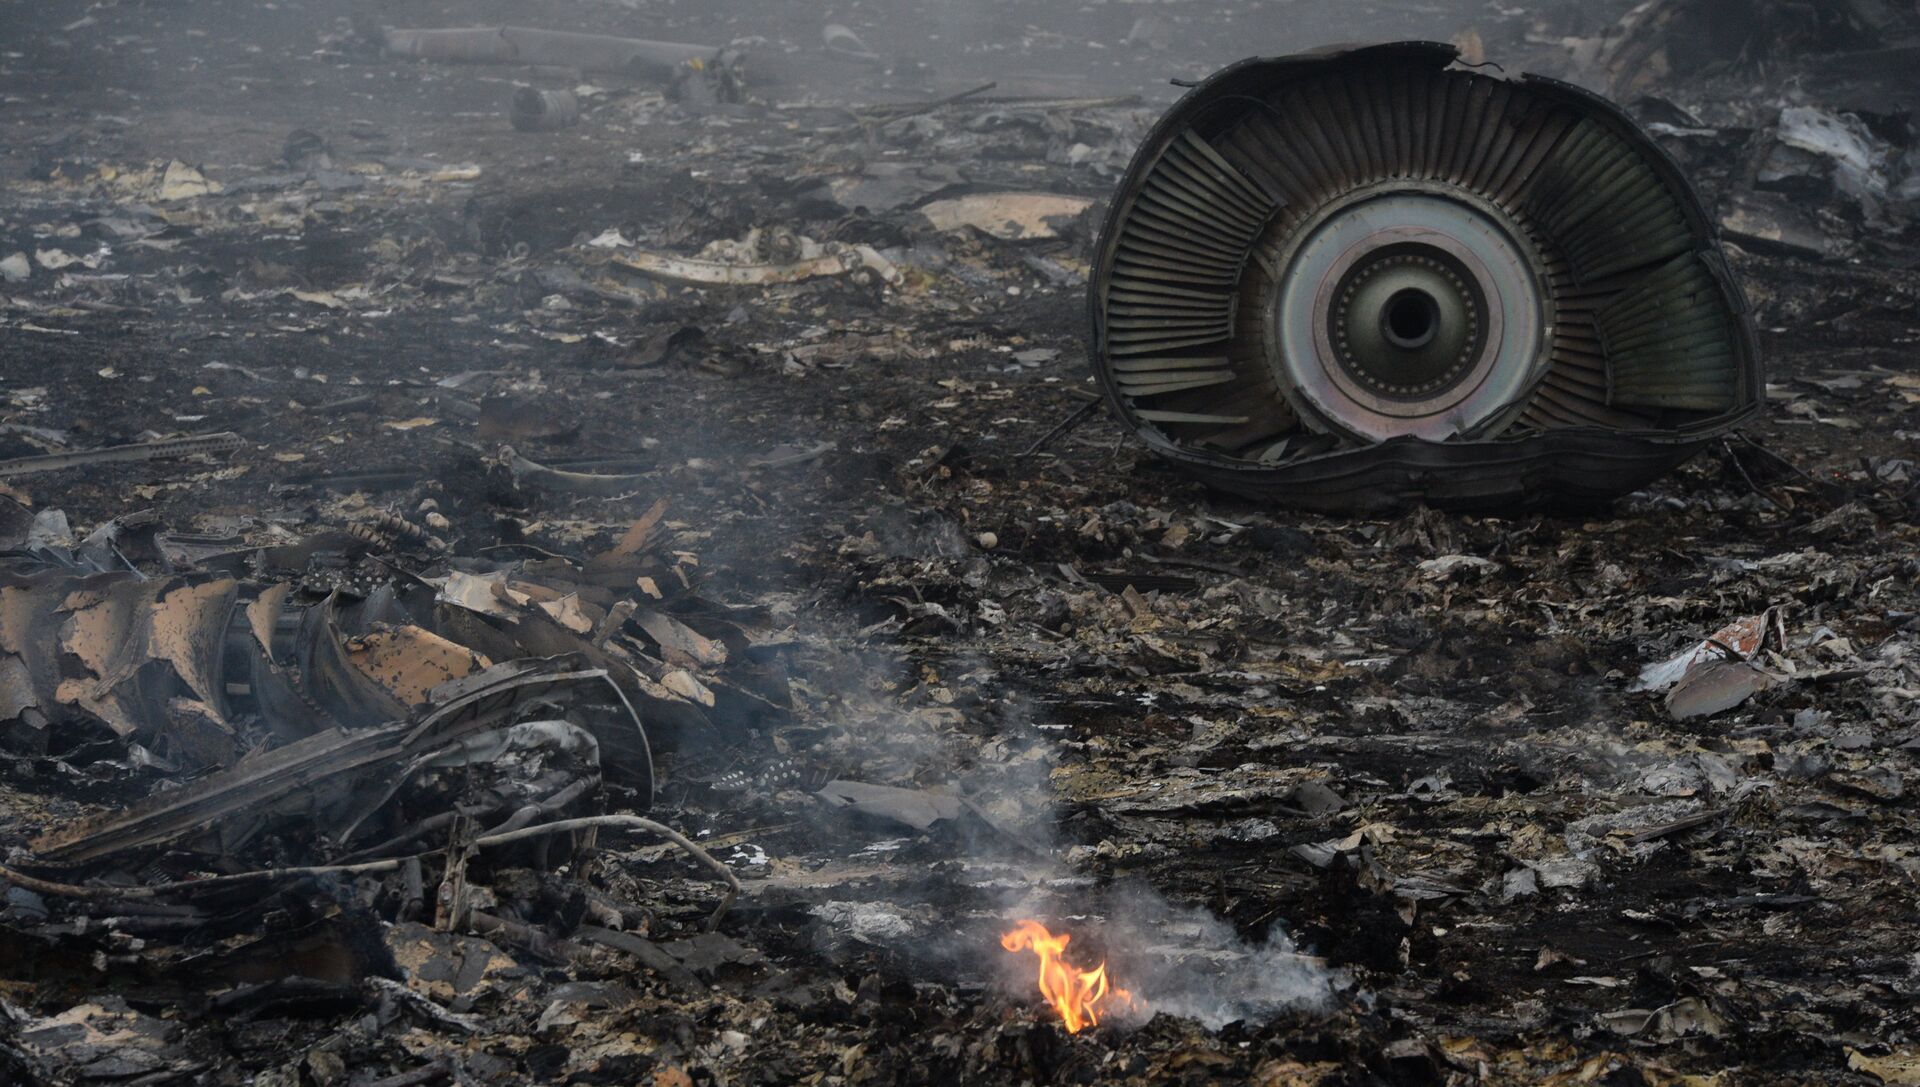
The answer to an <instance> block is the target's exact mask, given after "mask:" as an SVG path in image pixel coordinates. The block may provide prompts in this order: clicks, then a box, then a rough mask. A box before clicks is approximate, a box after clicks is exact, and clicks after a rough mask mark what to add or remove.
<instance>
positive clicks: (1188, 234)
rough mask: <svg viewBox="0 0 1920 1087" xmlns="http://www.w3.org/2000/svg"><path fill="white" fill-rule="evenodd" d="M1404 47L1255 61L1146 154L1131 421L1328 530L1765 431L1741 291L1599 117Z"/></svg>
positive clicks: (1554, 486)
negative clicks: (1371, 515) (1358, 510)
mask: <svg viewBox="0 0 1920 1087" xmlns="http://www.w3.org/2000/svg"><path fill="white" fill-rule="evenodd" d="M1458 55H1459V54H1458V50H1456V49H1454V48H1452V47H1449V46H1442V45H1418V44H1416V45H1391V46H1378V47H1373V48H1368V49H1361V50H1355V51H1352V52H1347V53H1338V54H1313V55H1305V56H1297V57H1287V58H1280V59H1274V60H1250V61H1246V62H1244V63H1241V64H1237V65H1234V66H1233V67H1231V68H1228V69H1226V70H1224V71H1222V72H1220V73H1218V74H1216V75H1214V76H1213V77H1211V78H1210V79H1208V80H1206V81H1205V82H1203V83H1201V84H1200V85H1198V86H1197V87H1195V88H1194V89H1193V90H1192V91H1191V92H1190V93H1189V94H1188V95H1187V96H1186V97H1185V98H1183V99H1182V100H1181V102H1180V103H1179V104H1178V105H1176V106H1175V107H1174V108H1173V110H1172V111H1171V112H1170V113H1168V115H1167V116H1166V117H1165V118H1164V119H1163V120H1162V121H1161V122H1160V124H1159V125H1158V126H1157V127H1156V128H1155V130H1154V131H1153V132H1152V134H1150V135H1149V136H1148V137H1147V139H1146V141H1145V142H1144V143H1143V145H1142V146H1141V149H1140V151H1139V153H1138V155H1137V156H1136V157H1135V159H1134V163H1133V166H1132V168H1131V169H1130V170H1129V172H1128V174H1127V177H1126V179H1125V180H1124V181H1123V182H1122V184H1121V187H1120V191H1119V193H1118V194H1117V196H1116V197H1115V199H1114V202H1113V205H1112V209H1111V211H1110V213H1109V217H1108V220H1107V224H1106V229H1105V231H1104V233H1103V235H1102V238H1101V242H1100V245H1099V249H1098V253H1097V264H1096V267H1095V273H1094V277H1093V282H1092V291H1091V299H1090V304H1091V309H1092V317H1093V352H1092V355H1093V359H1094V364H1095V369H1096V372H1097V373H1098V375H1099V377H1100V380H1101V383H1102V384H1103V385H1104V386H1105V388H1106V390H1107V393H1108V396H1109V398H1110V399H1111V401H1112V403H1113V405H1114V407H1115V408H1116V410H1117V411H1118V412H1119V413H1120V415H1121V417H1122V419H1123V420H1124V421H1125V423H1126V424H1127V425H1128V426H1130V427H1131V428H1132V429H1133V430H1134V431H1135V432H1136V433H1138V434H1139V435H1140V436H1141V437H1142V438H1143V439H1144V440H1145V441H1146V442H1147V443H1148V444H1149V445H1151V446H1152V447H1153V448H1155V449H1156V450H1158V451H1160V452H1161V453H1163V454H1165V455H1166V456H1168V457H1170V458H1172V459H1174V460H1175V461H1177V462H1178V463H1180V464H1181V465H1182V466H1183V467H1186V468H1189V469H1191V470H1192V471H1194V472H1195V473H1196V474H1198V475H1199V476H1200V477H1201V478H1203V479H1205V480H1207V481H1208V482H1209V483H1212V484H1214V485H1216V486H1219V487H1223V488H1226V489H1228V490H1232V491H1238V492H1241V493H1244V494H1248V495H1252V496H1256V497H1262V498H1271V499H1278V500H1281V501H1285V502H1289V503H1293V504H1298V505H1305V506H1317V507H1324V508H1354V507H1381V506H1389V505H1393V504H1396V503H1398V502H1402V501H1406V500H1409V499H1416V500H1419V499H1424V500H1426V501H1429V502H1434V503H1440V504H1451V505H1473V504H1478V505H1489V504H1507V503H1510V502H1512V501H1514V500H1516V499H1523V498H1531V499H1535V500H1546V499H1559V500H1567V499H1592V498H1605V497H1610V496H1613V495H1617V494H1622V493H1625V492H1626V491H1628V490H1631V489H1633V488H1634V487H1636V486H1639V485H1641V484H1643V483H1645V482H1646V481H1647V480H1649V479H1651V478H1652V477H1654V476H1656V475H1658V474H1660V473H1661V472H1664V471H1666V470H1668V469H1670V468H1671V467H1673V466H1674V465H1675V464H1677V463H1678V462H1680V461H1681V460H1684V459H1685V458H1686V457H1688V456H1690V455H1691V454H1692V453H1693V452H1695V451H1696V450H1697V449H1698V448H1699V447H1700V446H1701V445H1702V444H1703V443H1704V442H1705V441H1707V440H1709V439H1711V438H1713V437H1714V436H1717V435H1719V434H1721V433H1724V432H1725V431H1726V430H1727V429H1728V428H1729V427H1731V426H1732V425H1734V424H1735V423H1737V422H1739V421H1740V420H1741V419H1743V418H1746V417H1747V416H1749V415H1751V414H1752V413H1753V412H1754V411H1755V410H1756V408H1757V407H1758V405H1759V400H1760V395H1761V385H1762V383H1761V379H1760V374H1759V366H1758V361H1757V355H1756V348H1755V343H1754V339H1753V334H1752V331H1751V329H1750V328H1749V325H1748V319H1747V314H1746V306H1745V303H1744V301H1743V300H1742V297H1741V294H1740V290H1739V288H1738V287H1737V286H1736V285H1735V284H1734V282H1733V281H1732V278H1731V276H1730V275H1729V273H1728V271H1727V269H1726V265H1725V262H1724V259H1723V257H1722V255H1721V253H1720V251H1719V248H1718V243H1717V240H1716V235H1715V228H1714V226H1713V224H1712V221H1711V220H1710V219H1709V218H1708V217H1707V216H1706V214H1705V212H1704V211H1703V210H1702V209H1701V207H1700V205H1699V203H1698V201H1697V200H1696V199H1695V198H1694V196H1693V194H1692V192H1691V191H1690V190H1689V189H1688V187H1687V184H1686V182H1685V180H1684V179H1683V178H1682V177H1681V176H1680V174H1679V171H1678V170H1677V169H1676V168H1675V166H1674V165H1673V163H1672V161H1671V160H1670V159H1669V158H1668V157H1667V156H1666V154H1665V153H1664V152H1663V151H1661V149H1660V148H1659V146H1658V145H1656V144H1655V143H1653V142H1652V141H1651V140H1650V139H1648V138H1647V137H1646V136H1644V135H1642V134H1641V133H1640V132H1639V131H1638V130H1637V129H1636V127H1635V126H1634V124H1633V122H1632V121H1630V120H1629V119H1628V118H1627V117H1626V116H1625V114H1623V113H1621V112H1620V111H1619V110H1618V109H1617V108H1616V107H1614V106H1613V105H1611V104H1610V103H1608V102H1607V101H1606V100H1604V99H1601V98H1599V97H1597V96H1594V95H1591V94H1588V93H1586V92H1584V91H1580V90H1578V89H1576V88H1573V87H1571V86H1568V85H1565V84H1561V83H1557V82H1554V81H1552V80H1546V79H1537V78H1521V79H1506V78H1500V77H1496V76H1492V75H1485V74H1481V73H1479V72H1476V71H1470V70H1465V69H1462V68H1459V67H1455V66H1453V62H1454V61H1455V60H1456V59H1457V58H1458Z"/></svg>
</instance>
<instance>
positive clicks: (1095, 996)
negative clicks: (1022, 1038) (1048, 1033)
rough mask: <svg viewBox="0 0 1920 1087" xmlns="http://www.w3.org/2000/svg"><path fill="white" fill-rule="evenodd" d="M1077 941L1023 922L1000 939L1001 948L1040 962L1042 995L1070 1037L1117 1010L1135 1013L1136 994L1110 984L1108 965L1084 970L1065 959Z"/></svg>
mask: <svg viewBox="0 0 1920 1087" xmlns="http://www.w3.org/2000/svg"><path fill="white" fill-rule="evenodd" d="M1072 939H1073V937H1072V936H1070V935H1068V934H1066V933H1064V932H1063V933H1061V934H1060V935H1058V936H1055V935H1054V934H1053V933H1051V932H1048V931H1047V927H1046V926H1045V925H1042V924H1041V923H1040V922H1038V921H1020V922H1018V923H1016V924H1015V925H1014V927H1013V930H1012V931H1011V932H1008V933H1007V934H1006V935H1004V936H1002V937H1000V946H1001V947H1004V948H1006V949H1007V950H1008V951H1014V952H1019V951H1029V950H1030V951H1032V952H1033V953H1034V954H1035V955H1036V956H1038V957H1039V959H1040V995H1042V996H1044V997H1046V998H1047V1003H1049V1004H1052V1005H1053V1008H1054V1010H1055V1011H1057V1012H1059V1013H1060V1021H1061V1022H1062V1023H1064V1024H1065V1025H1066V1028H1067V1033H1068V1034H1078V1033H1080V1032H1081V1031H1083V1030H1085V1029H1086V1028H1088V1027H1091V1026H1094V1025H1095V1024H1097V1023H1099V1022H1100V1017H1101V1016H1102V1015H1105V1014H1108V1013H1110V1012H1112V1011H1113V1010H1115V1009H1116V1008H1117V1009H1121V1010H1126V1011H1132V1010H1134V1009H1135V1001H1134V999H1133V994H1132V993H1129V992H1127V991H1126V990H1125V989H1117V988H1114V987H1113V984H1112V982H1110V981H1108V980H1107V964H1106V963H1104V962H1103V963H1101V964H1100V965H1099V966H1096V967H1094V968H1093V969H1091V970H1081V969H1078V968H1076V967H1075V966H1073V965H1072V964H1070V963H1068V962H1067V961H1066V959H1064V958H1063V957H1062V953H1063V952H1065V951H1066V949H1067V943H1068V942H1069V941H1070V940H1072Z"/></svg>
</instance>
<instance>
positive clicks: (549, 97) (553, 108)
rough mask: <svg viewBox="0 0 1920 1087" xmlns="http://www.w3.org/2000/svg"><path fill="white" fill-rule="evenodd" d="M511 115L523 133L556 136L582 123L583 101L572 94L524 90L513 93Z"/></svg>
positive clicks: (531, 89)
mask: <svg viewBox="0 0 1920 1087" xmlns="http://www.w3.org/2000/svg"><path fill="white" fill-rule="evenodd" d="M508 115H509V116H510V117H512V118H513V127H515V128H517V129H519V130H520V131H522V132H553V131H557V130H559V129H562V128H571V127H573V126H574V125H577V124H579V123H580V99H579V98H577V97H576V96H575V95H574V93H573V92H572V91H543V90H539V89H537V88H534V87H522V88H520V89H519V90H517V91H515V92H513V104H512V105H511V106H510V107H509V109H508Z"/></svg>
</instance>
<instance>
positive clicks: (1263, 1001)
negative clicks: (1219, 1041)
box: [1102, 885, 1341, 1030]
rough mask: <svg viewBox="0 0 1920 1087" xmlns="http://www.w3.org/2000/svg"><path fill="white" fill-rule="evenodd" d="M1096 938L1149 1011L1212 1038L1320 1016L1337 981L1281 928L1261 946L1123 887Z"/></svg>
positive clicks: (1207, 918)
mask: <svg viewBox="0 0 1920 1087" xmlns="http://www.w3.org/2000/svg"><path fill="white" fill-rule="evenodd" d="M1110 911H1111V912H1110V913H1109V914H1108V918H1107V924H1106V925H1105V926H1104V927H1103V929H1102V938H1103V939H1104V940H1105V941H1106V942H1107V943H1109V944H1110V945H1114V946H1115V947H1116V948H1119V949H1124V950H1117V951H1116V952H1115V954H1114V958H1113V970H1114V971H1115V972H1116V974H1117V975H1118V976H1120V977H1121V978H1122V981H1123V983H1124V984H1126V985H1128V986H1129V987H1130V988H1131V989H1132V991H1133V992H1135V993H1136V994H1138V995H1139V996H1140V997H1141V998H1142V999H1144V1000H1145V1001H1146V1004H1147V1007H1148V1009H1149V1010H1150V1011H1152V1012H1155V1013H1161V1012H1164V1013H1166V1014H1168V1015H1179V1016H1186V1017H1188V1018H1191V1019H1197V1020H1199V1021H1200V1022H1201V1023H1204V1024H1206V1025H1207V1026H1208V1027H1210V1028H1212V1029H1214V1030H1218V1029H1220V1028H1221V1027H1224V1026H1226V1025H1227V1024H1228V1023H1233V1022H1238V1021H1242V1020H1250V1021H1258V1020H1266V1019H1271V1018H1273V1017H1274V1016H1276V1015H1278V1014H1280V1013H1282V1012H1285V1011H1319V1010H1323V1009H1325V1008H1327V1007H1328V1006H1329V1005H1330V1004H1331V1003H1332V999H1333V993H1334V990H1335V988H1336V987H1337V986H1338V985H1339V984H1340V981H1341V979H1340V978H1338V977H1337V976H1336V975H1335V974H1334V973H1333V972H1332V971H1330V970H1328V969H1327V967H1326V966H1325V964H1324V963H1323V961H1322V960H1320V959H1318V958H1315V957H1313V956H1311V955H1307V954H1304V953H1302V952H1301V951H1300V950H1299V949H1298V948H1297V947H1296V946H1295V945H1294V942H1293V940H1292V938H1291V937H1289V936H1288V935H1287V932H1286V929H1285V926H1284V924H1281V923H1276V924H1274V925H1273V927H1271V928H1270V929H1268V930H1267V932H1266V934H1265V936H1264V938H1262V939H1260V940H1253V941H1250V940H1245V939H1242V938H1241V936H1240V934H1239V933H1238V932H1236V931H1235V930H1234V928H1233V926H1232V925H1230V924H1228V923H1226V922H1225V921H1222V920H1221V919H1220V918H1218V917H1216V916H1214V915H1213V914H1212V913H1211V912H1209V911H1207V910H1204V909H1201V908H1199V907H1195V906H1183V905H1178V904H1176V903H1173V902H1169V901H1167V900H1166V899H1165V898H1163V897H1161V895H1160V894H1159V893H1158V892H1156V891H1154V890H1152V889H1151V888H1148V887H1144V886H1136V885H1129V886H1128V887H1126V888H1125V889H1122V890H1121V891H1119V892H1117V898H1115V899H1114V900H1113V901H1112V904H1111V906H1110Z"/></svg>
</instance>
